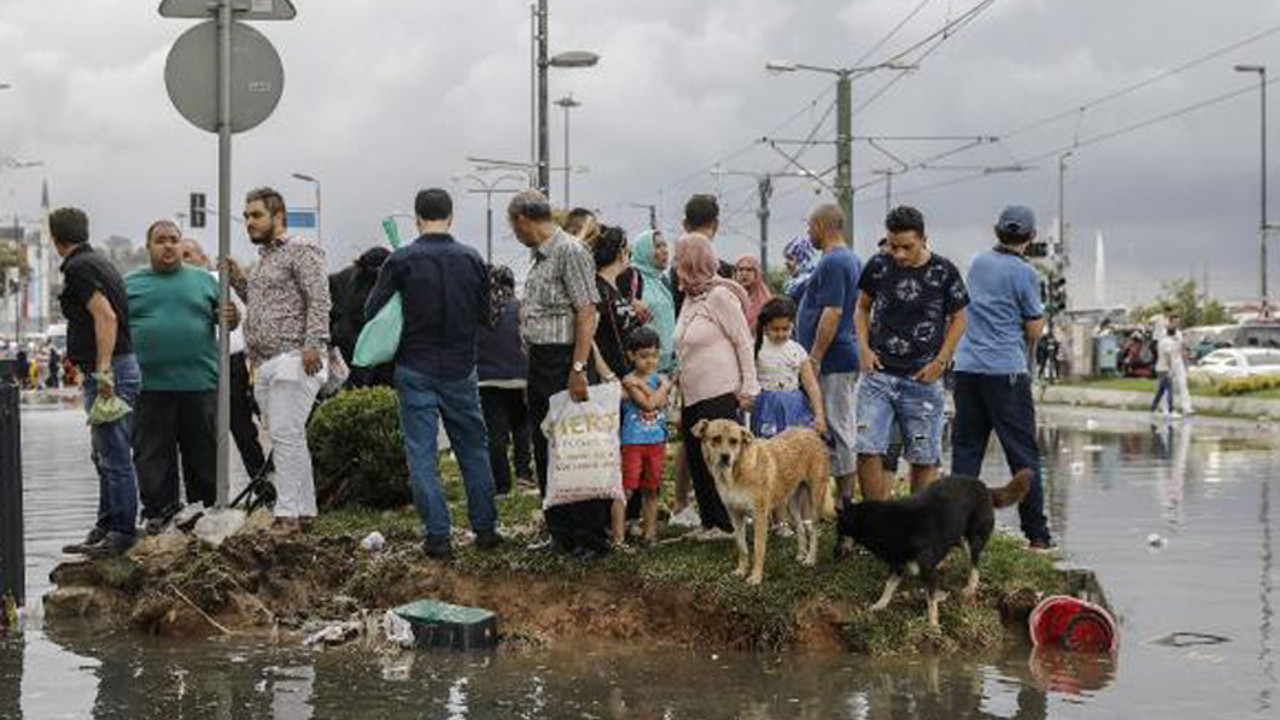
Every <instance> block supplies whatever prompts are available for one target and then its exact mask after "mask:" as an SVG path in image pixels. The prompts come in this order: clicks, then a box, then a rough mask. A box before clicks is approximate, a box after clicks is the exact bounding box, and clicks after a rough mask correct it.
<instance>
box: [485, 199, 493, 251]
mask: <svg viewBox="0 0 1280 720" xmlns="http://www.w3.org/2000/svg"><path fill="white" fill-rule="evenodd" d="M484 257H485V260H487V261H488V262H489V264H490V265H492V264H493V193H492V192H486V193H485V194H484Z"/></svg>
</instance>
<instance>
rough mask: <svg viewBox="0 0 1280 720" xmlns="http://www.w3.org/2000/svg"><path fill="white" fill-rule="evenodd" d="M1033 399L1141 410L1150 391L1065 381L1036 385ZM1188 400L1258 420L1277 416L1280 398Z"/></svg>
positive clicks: (1209, 410)
mask: <svg viewBox="0 0 1280 720" xmlns="http://www.w3.org/2000/svg"><path fill="white" fill-rule="evenodd" d="M1036 399H1037V401H1038V402H1040V403H1045V404H1050V405H1087V406H1092V407H1105V408H1116V409H1120V410H1143V411H1145V410H1149V409H1150V408H1151V394H1150V393H1145V392H1133V391H1130V390H1102V389H1099V388H1085V387H1071V386H1067V385H1041V386H1039V387H1037V388H1036ZM1191 403H1192V405H1193V407H1194V408H1195V411H1196V412H1197V413H1205V414H1211V415H1227V416H1231V417H1240V418H1250V419H1258V420H1271V419H1276V418H1280V400H1259V399H1256V398H1247V397H1205V396H1200V395H1193V396H1192V398H1191Z"/></svg>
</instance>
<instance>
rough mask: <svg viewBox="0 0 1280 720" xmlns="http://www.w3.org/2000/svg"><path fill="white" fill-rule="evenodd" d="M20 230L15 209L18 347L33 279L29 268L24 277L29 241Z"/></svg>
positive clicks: (15, 300) (15, 326)
mask: <svg viewBox="0 0 1280 720" xmlns="http://www.w3.org/2000/svg"><path fill="white" fill-rule="evenodd" d="M20 232H22V228H21V227H19V225H18V213H17V212H16V211H15V212H14V213H13V246H14V247H16V248H17V249H18V258H19V264H18V291H17V292H15V293H14V294H13V299H14V302H15V304H16V305H17V307H16V308H15V309H14V313H13V335H14V339H15V340H17V342H18V347H22V331H23V327H22V326H23V322H22V320H23V318H22V316H23V314H24V312H23V311H25V310H26V304H27V291H26V287H27V282H30V280H31V275H30V274H29V273H30V270H28V275H27V279H26V280H25V281H24V280H23V279H22V267H23V266H24V265H26V264H27V243H26V242H25V241H24V240H23V238H21V237H19V233H20ZM22 371H23V372H24V373H25V372H26V368H23V369H22Z"/></svg>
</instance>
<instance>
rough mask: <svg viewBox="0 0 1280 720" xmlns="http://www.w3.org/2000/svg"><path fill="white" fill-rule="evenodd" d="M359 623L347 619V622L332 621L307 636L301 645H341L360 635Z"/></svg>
mask: <svg viewBox="0 0 1280 720" xmlns="http://www.w3.org/2000/svg"><path fill="white" fill-rule="evenodd" d="M361 627H362V626H361V624H360V623H359V622H358V621H354V620H348V621H347V622H340V623H332V624H330V625H327V626H325V627H324V628H323V629H321V630H318V631H316V632H314V633H311V635H309V636H307V639H306V640H303V641H302V644H303V645H306V646H307V647H311V646H312V645H317V644H321V643H323V644H325V645H341V644H343V643H345V642H348V641H350V640H354V639H355V638H357V637H359V636H360V629H361Z"/></svg>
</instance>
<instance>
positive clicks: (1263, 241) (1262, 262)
mask: <svg viewBox="0 0 1280 720" xmlns="http://www.w3.org/2000/svg"><path fill="white" fill-rule="evenodd" d="M1258 89H1259V90H1260V91H1261V92H1262V220H1261V221H1260V222H1259V223H1258V257H1259V264H1258V271H1259V273H1260V274H1261V277H1260V282H1261V287H1262V308H1263V309H1264V310H1265V309H1266V308H1267V306H1268V298H1267V68H1266V67H1263V68H1262V69H1261V71H1260V72H1259V73H1258Z"/></svg>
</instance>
